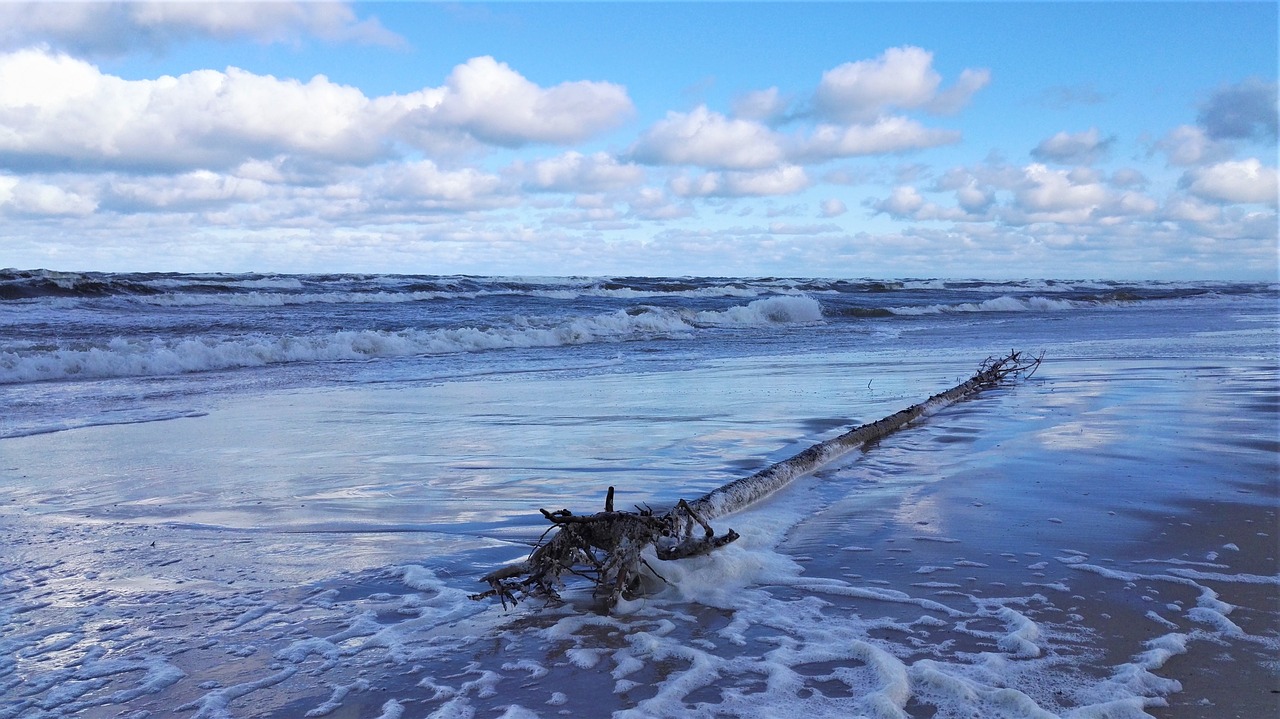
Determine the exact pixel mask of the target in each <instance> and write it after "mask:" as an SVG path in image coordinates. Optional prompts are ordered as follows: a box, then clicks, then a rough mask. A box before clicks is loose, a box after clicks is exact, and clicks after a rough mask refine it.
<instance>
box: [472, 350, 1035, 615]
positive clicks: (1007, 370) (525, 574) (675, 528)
mask: <svg viewBox="0 0 1280 719" xmlns="http://www.w3.org/2000/svg"><path fill="white" fill-rule="evenodd" d="M1042 358H1043V355H1041V356H1039V357H1031V356H1028V355H1025V354H1024V353H1022V352H1010V353H1009V354H1008V355H1005V356H1003V357H998V358H997V357H990V358H988V359H986V360H985V361H984V362H983V363H982V365H981V366H980V367H979V368H978V371H977V373H975V374H974V375H973V376H972V377H970V378H969V379H968V380H966V381H964V382H961V383H960V384H958V385H956V386H955V387H952V388H951V389H948V390H946V391H944V392H939V393H938V394H935V395H933V396H932V397H930V398H929V399H927V400H925V401H923V402H921V403H919V404H913V405H911V406H910V407H907V408H906V409H903V410H900V411H898V412H895V413H894V414H891V415H889V416H888V417H885V418H884V419H881V420H878V421H875V422H871V423H870V424H864V425H862V426H860V427H856V428H854V429H852V430H850V431H848V432H845V433H844V434H842V435H840V436H838V437H835V438H832V439H829V440H827V441H825V442H821V443H819V444H815V445H814V446H812V447H810V448H808V449H806V450H804V451H803V452H801V453H799V454H797V455H795V456H794V457H791V458H789V459H785V460H783V461H781V462H778V463H777V464H774V465H772V466H770V467H767V468H766V469H763V470H761V471H759V472H756V473H755V474H753V475H751V476H750V477H743V478H742V479H738V480H735V481H733V482H730V483H729V484H726V485H724V486H722V487H718V488H716V489H714V490H712V491H710V492H708V493H707V494H705V495H703V496H701V497H699V498H698V499H695V500H693V501H692V502H686V501H685V500H683V499H681V500H680V501H679V502H677V503H676V506H675V507H673V508H671V510H670V511H668V512H666V513H664V514H656V513H655V512H654V511H653V510H652V509H650V508H648V507H637V508H636V511H634V512H631V511H616V510H615V509H614V507H613V491H614V490H613V487H609V490H608V494H607V496H606V498H605V504H604V511H602V512H596V513H595V514H588V515H578V514H574V513H572V512H570V511H569V510H567V509H561V510H558V511H555V512H548V511H547V510H545V509H543V510H540V511H541V512H542V516H544V517H546V519H547V521H549V522H551V527H550V528H548V529H547V531H546V532H545V533H544V534H543V536H542V539H541V540H539V542H538V544H537V546H535V547H534V549H533V551H532V552H531V553H530V554H529V557H528V558H527V559H525V560H524V561H522V562H517V563H515V564H510V565H507V566H505V567H502V568H500V569H496V570H494V571H492V572H490V573H489V574H486V575H485V576H484V577H482V578H481V580H480V581H482V582H485V583H487V584H488V585H489V589H488V590H486V591H484V592H481V593H479V594H473V595H471V598H472V599H485V598H487V597H493V596H496V597H498V598H499V599H500V600H501V601H502V605H503V607H504V608H505V607H506V606H507V603H508V602H510V603H511V604H512V605H514V604H516V603H517V602H518V601H519V600H520V599H525V598H538V599H543V600H545V601H548V602H559V601H560V595H559V589H560V587H562V586H563V584H564V575H566V574H569V575H573V576H579V577H583V578H586V579H587V580H589V581H591V582H593V583H594V584H595V589H594V594H595V596H596V597H597V598H599V599H600V600H602V601H603V602H604V603H605V607H606V609H612V608H613V607H614V605H616V604H617V603H618V600H619V598H622V597H630V596H634V595H635V594H636V593H637V590H638V588H639V585H640V578H641V567H647V568H648V569H649V571H650V572H652V573H653V574H654V575H655V576H657V577H658V578H659V579H661V578H662V575H661V574H660V573H659V572H658V571H657V569H655V568H654V567H653V565H651V564H650V563H649V562H648V560H647V559H646V558H645V557H644V556H642V553H643V552H644V551H645V550H646V549H647V548H649V547H650V546H652V547H653V549H654V556H655V557H657V559H659V560H662V561H674V560H678V559H685V558H688V557H695V556H698V555H701V554H706V553H707V552H710V551H712V550H714V549H717V548H719V547H723V546H724V545H726V544H729V543H730V542H732V541H734V540H735V539H737V538H738V534H737V533H736V532H734V531H733V530H732V529H729V530H727V531H726V532H725V533H724V534H721V535H717V534H716V533H715V530H713V529H712V527H711V525H710V523H709V522H710V520H711V519H714V518H716V517H719V516H723V515H725V514H729V513H730V512H735V511H737V510H740V509H742V508H744V507H747V506H749V505H751V504H752V503H754V502H757V501H759V500H761V499H763V498H765V497H767V496H769V495H770V494H773V493H774V492H776V491H778V490H779V489H781V488H782V487H784V486H786V485H787V484H789V483H790V482H792V481H793V480H795V479H796V478H798V477H801V476H803V475H806V474H808V473H810V472H813V471H814V470H816V469H818V468H819V467H821V466H822V465H824V464H826V463H828V462H830V461H832V460H833V459H836V458H837V457H839V456H841V455H843V454H845V453H847V452H849V451H851V450H853V449H856V448H858V447H862V446H864V445H866V444H867V443H868V442H873V441H875V440H878V439H880V438H882V437H884V436H886V435H888V434H889V433H891V432H893V431H895V430H897V429H899V428H901V427H902V426H904V425H906V424H907V423H909V422H911V421H913V420H916V419H919V418H920V417H921V416H924V415H925V414H928V413H930V412H933V411H936V410H938V409H940V408H942V407H945V406H947V405H949V404H951V403H953V402H956V401H958V400H961V399H963V398H965V397H968V396H969V395H972V394H974V393H976V392H979V391H981V390H983V389H987V388H989V387H994V386H996V385H998V384H1000V383H1001V382H1003V381H1005V380H1006V379H1009V378H1010V377H1015V376H1023V377H1030V376H1031V375H1032V374H1033V373H1034V372H1035V371H1036V369H1037V368H1039V366H1040V360H1041V359H1042ZM548 535H550V538H548ZM664 581H665V580H664Z"/></svg>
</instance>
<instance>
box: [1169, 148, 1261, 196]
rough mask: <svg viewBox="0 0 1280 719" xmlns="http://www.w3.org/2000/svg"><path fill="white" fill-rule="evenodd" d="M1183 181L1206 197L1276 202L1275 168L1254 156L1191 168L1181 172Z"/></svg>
mask: <svg viewBox="0 0 1280 719" xmlns="http://www.w3.org/2000/svg"><path fill="white" fill-rule="evenodd" d="M1182 184H1183V186H1185V187H1186V188H1187V189H1189V190H1190V191H1191V192H1192V193H1193V194H1195V195H1196V196H1198V197H1200V198H1202V199H1206V200H1216V201H1220V202H1245V203H1260V204H1265V205H1275V204H1276V202H1277V198H1276V193H1277V180H1276V168H1274V167H1265V166H1263V164H1262V163H1261V162H1260V161H1259V160H1258V159H1257V158H1256V157H1250V158H1248V159H1246V160H1239V161H1233V160H1229V161H1226V162H1219V163H1218V164H1216V165H1210V166H1208V167H1202V168H1196V169H1194V170H1190V171H1189V172H1187V173H1186V174H1185V175H1183V178H1182Z"/></svg>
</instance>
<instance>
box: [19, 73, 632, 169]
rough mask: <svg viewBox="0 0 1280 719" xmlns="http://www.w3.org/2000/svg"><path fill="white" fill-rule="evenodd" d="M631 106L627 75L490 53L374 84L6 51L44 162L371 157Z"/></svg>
mask: <svg viewBox="0 0 1280 719" xmlns="http://www.w3.org/2000/svg"><path fill="white" fill-rule="evenodd" d="M630 111H631V102H630V100H629V98H628V97H627V95H626V92H625V90H623V89H622V88H620V87H619V86H616V85H612V84H608V83H593V82H568V83H562V84H560V85H556V86H554V87H551V88H542V87H539V86H537V85H535V84H534V83H532V82H530V81H528V80H527V79H525V78H524V77H523V76H521V75H520V74H519V73H517V72H515V71H514V70H512V69H511V68H510V67H508V66H506V65H505V64H502V63H498V62H496V61H495V60H493V59H492V58H488V57H483V58H475V59H473V60H471V61H469V62H467V63H466V64H464V65H460V66H458V67H457V68H455V69H454V72H453V73H452V74H451V75H450V76H449V79H448V81H447V82H446V84H445V85H444V86H443V87H439V88H424V89H423V90H420V91H418V92H415V93H410V94H407V95H389V96H384V97H377V98H368V97H366V96H365V95H364V94H363V93H362V92H361V91H360V90H358V89H356V88H354V87H350V86H347V85H339V84H337V83H334V82H331V81H330V80H329V79H328V78H326V77H324V76H323V75H317V76H315V77H313V78H312V79H310V80H308V81H306V82H301V81H299V80H293V79H279V78H276V77H273V76H270V75H256V74H254V73H250V72H247V71H245V70H240V69H237V68H228V69H227V70H226V71H225V72H220V71H217V70H198V71H195V72H190V73H187V74H184V75H180V76H178V77H170V76H164V77H160V78H158V79H155V80H125V79H122V78H119V77H116V76H113V75H108V74H104V73H102V72H101V71H100V70H99V69H98V68H97V67H95V66H94V65H92V64H89V63H87V62H85V61H83V60H78V59H75V58H72V57H70V56H67V55H64V54H58V53H52V52H49V51H47V50H41V49H27V50H20V51H17V52H13V53H7V54H3V55H0V158H4V159H6V160H8V161H9V163H10V164H12V165H17V166H28V167H34V168H39V167H41V166H45V167H59V166H74V167H109V168H111V167H115V168H135V169H136V168H144V169H145V168H151V169H187V168H201V169H224V168H227V167H232V166H235V165H239V164H241V163H244V162H246V161H249V160H269V159H271V158H272V157H275V156H277V155H280V154H282V153H289V154H295V155H299V156H303V157H309V158H313V159H317V160H322V161H329V162H341V163H354V164H367V163H371V162H375V161H378V160H380V159H384V158H386V157H388V156H389V155H390V154H391V153H392V150H393V146H394V145H395V143H396V141H404V142H409V143H411V144H416V145H417V146H419V147H421V148H424V149H428V150H429V149H432V148H433V147H434V145H433V140H437V139H440V138H445V139H450V140H455V141H456V140H457V139H458V138H459V137H461V138H462V139H464V140H472V141H479V142H489V143H494V144H499V145H507V146H516V145H521V144H526V143H535V142H543V143H568V142H574V141H579V140H582V139H585V138H587V137H589V136H591V135H592V134H594V133H596V132H599V131H601V130H604V129H607V128H609V127H612V126H613V125H615V124H616V123H617V122H620V121H621V119H623V118H624V117H625V116H626V115H627V114H629V113H630ZM436 136H438V137H436Z"/></svg>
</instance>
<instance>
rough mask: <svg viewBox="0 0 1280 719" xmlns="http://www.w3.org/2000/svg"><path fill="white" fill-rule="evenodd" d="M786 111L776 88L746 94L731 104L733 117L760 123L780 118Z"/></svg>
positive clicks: (785, 102)
mask: <svg viewBox="0 0 1280 719" xmlns="http://www.w3.org/2000/svg"><path fill="white" fill-rule="evenodd" d="M786 109H787V101H786V100H785V99H784V98H783V97H782V93H780V92H779V91H778V88H776V87H771V88H769V89H767V90H755V91H753V92H748V93H746V94H745V95H742V96H741V97H739V98H737V99H736V100H734V102H733V114H734V116H735V117H740V118H746V119H748V120H760V121H762V122H767V121H769V120H771V119H774V118H777V117H779V116H781V115H782V113H783V112H784V111H785V110H786Z"/></svg>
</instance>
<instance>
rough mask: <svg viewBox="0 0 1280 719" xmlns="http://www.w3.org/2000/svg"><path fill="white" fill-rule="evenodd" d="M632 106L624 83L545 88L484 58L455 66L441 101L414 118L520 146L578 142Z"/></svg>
mask: <svg viewBox="0 0 1280 719" xmlns="http://www.w3.org/2000/svg"><path fill="white" fill-rule="evenodd" d="M633 110H634V108H633V106H632V104H631V99H630V98H629V97H627V91H626V89H625V88H623V87H622V86H621V85H615V84H613V83H608V82H591V81H585V80H584V81H576V82H564V83H560V84H559V85H555V86H552V87H549V88H543V87H539V86H538V85H536V84H534V83H533V82H530V81H529V80H528V79H526V78H525V77H524V76H523V75H521V74H520V73H518V72H516V71H515V70H512V69H511V67H510V66H508V65H507V64H506V63H502V62H498V61H497V60H494V59H493V58H492V57H487V56H486V57H477V58H472V59H471V60H468V61H467V62H466V63H463V64H462V65H459V66H457V67H455V68H454V69H453V72H452V73H450V75H449V77H448V79H447V80H446V81H445V85H444V87H443V88H441V93H440V95H439V99H438V102H436V103H434V104H429V105H426V106H424V107H423V111H422V113H421V114H420V115H417V116H416V117H415V118H414V119H415V120H418V121H425V122H426V124H427V125H429V126H438V125H444V126H445V127H447V128H450V129H460V130H463V131H465V132H467V133H468V134H470V135H472V136H473V137H475V138H477V139H479V140H481V141H483V142H488V143H492V144H496V145H505V146H508V147H517V146H520V145H525V144H528V143H531V142H541V143H552V144H568V143H573V142H579V141H581V140H585V139H587V138H589V137H591V136H593V135H595V134H597V133H599V132H602V131H604V130H609V129H612V128H614V127H616V126H617V125H618V124H619V123H621V122H622V121H623V120H625V119H626V118H627V117H629V116H630V115H631V113H632V112H633Z"/></svg>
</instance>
